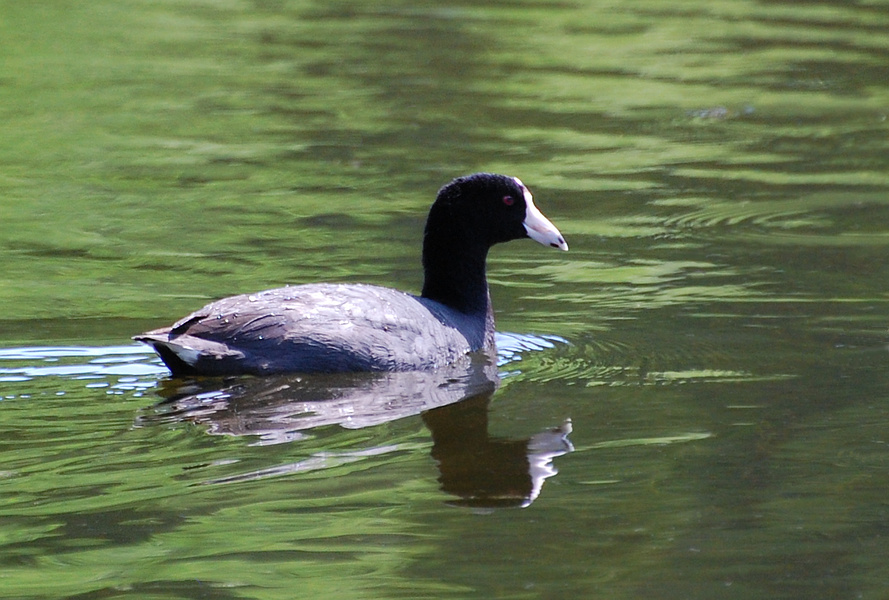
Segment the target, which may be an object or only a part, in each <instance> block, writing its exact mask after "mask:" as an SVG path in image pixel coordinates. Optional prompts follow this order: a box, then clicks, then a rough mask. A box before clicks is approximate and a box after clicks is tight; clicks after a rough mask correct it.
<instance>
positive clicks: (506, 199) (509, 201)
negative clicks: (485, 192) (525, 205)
mask: <svg viewBox="0 0 889 600" xmlns="http://www.w3.org/2000/svg"><path fill="white" fill-rule="evenodd" d="M514 203H515V198H513V197H512V196H503V204H505V205H506V206H512V205H513V204H514Z"/></svg>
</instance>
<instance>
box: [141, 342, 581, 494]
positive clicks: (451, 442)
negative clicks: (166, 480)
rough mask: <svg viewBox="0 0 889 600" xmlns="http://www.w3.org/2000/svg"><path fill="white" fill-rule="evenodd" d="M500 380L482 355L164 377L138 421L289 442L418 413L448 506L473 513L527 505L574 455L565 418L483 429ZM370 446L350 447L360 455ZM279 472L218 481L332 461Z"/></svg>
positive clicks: (321, 459)
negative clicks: (499, 431) (496, 433)
mask: <svg viewBox="0 0 889 600" xmlns="http://www.w3.org/2000/svg"><path fill="white" fill-rule="evenodd" d="M499 384H500V378H499V376H498V374H497V366H496V364H495V363H494V361H492V360H491V359H490V358H489V357H487V356H484V355H476V356H468V357H466V359H465V360H464V361H463V362H460V363H458V364H455V365H452V366H450V367H448V368H445V369H439V370H436V371H428V372H427V371H423V372H401V373H399V372H395V373H389V372H387V373H349V374H312V375H299V376H297V375H281V376H272V377H259V378H254V377H237V378H228V379H218V378H212V379H194V380H181V379H180V380H177V379H171V380H168V381H166V382H165V383H164V386H163V388H162V389H161V390H160V394H161V395H162V396H164V398H165V399H164V400H163V401H162V402H160V403H158V404H156V405H155V406H153V407H151V408H150V409H147V410H145V411H143V413H142V414H141V415H140V416H139V418H138V419H137V425H149V424H152V423H168V422H192V423H197V424H201V425H203V426H205V427H207V431H208V432H209V433H212V434H219V435H235V436H256V437H257V438H258V443H259V444H275V443H283V442H291V441H294V440H299V439H301V438H303V437H305V435H306V434H305V433H304V432H306V431H308V430H311V429H314V428H318V427H325V426H330V425H339V426H341V427H344V428H347V429H360V428H364V427H372V426H375V425H380V424H383V423H387V422H390V421H394V420H396V419H402V418H405V417H409V416H414V415H418V414H419V415H421V418H422V419H423V422H424V424H425V425H426V426H427V427H428V428H429V430H430V432H431V433H432V441H433V446H432V457H433V458H434V459H435V460H436V462H437V464H438V468H439V472H440V477H439V482H440V483H441V487H442V490H443V491H445V492H447V493H448V494H452V495H454V496H456V497H457V499H456V500H454V501H453V502H452V503H454V504H458V505H464V506H472V507H474V508H495V507H509V506H521V507H526V506H529V505H530V504H531V503H532V502H533V501H534V500H535V499H536V498H537V496H538V494H539V493H540V490H541V487H542V485H543V482H544V481H545V480H546V479H547V478H548V477H551V476H553V475H555V474H556V473H557V471H556V469H555V467H554V466H553V464H552V459H553V458H555V457H557V456H561V455H562V454H565V453H568V452H571V451H572V450H573V447H572V445H571V442H570V441H568V434H570V433H571V421H570V420H566V421H565V422H564V423H562V424H561V425H560V426H559V427H556V428H554V429H547V430H544V431H541V432H540V433H537V434H535V435H533V436H531V437H530V438H526V439H504V438H497V437H492V436H490V435H489V433H488V405H489V403H490V400H491V397H492V395H493V394H494V392H495V391H496V390H497V388H498V387H499ZM371 454H374V450H373V449H369V450H362V451H357V453H356V455H355V457H353V458H354V459H355V460H358V458H357V457H358V456H368V455H371ZM316 458H317V460H315V461H314V463H312V464H306V461H303V462H301V463H298V464H292V465H285V466H278V467H274V468H271V469H266V470H263V471H260V472H252V473H247V474H242V475H238V476H235V477H233V478H227V479H225V480H219V481H216V483H223V482H232V481H237V480H246V479H258V478H263V477H270V476H275V475H282V474H285V473H292V472H298V471H304V470H309V469H312V468H319V467H323V466H325V463H326V462H331V463H336V464H341V463H342V462H343V461H344V460H348V456H340V457H339V460H337V459H334V460H332V461H330V460H327V459H329V458H330V457H316Z"/></svg>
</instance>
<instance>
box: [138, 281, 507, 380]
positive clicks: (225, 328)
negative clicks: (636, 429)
mask: <svg viewBox="0 0 889 600" xmlns="http://www.w3.org/2000/svg"><path fill="white" fill-rule="evenodd" d="M430 317H433V318H430ZM487 317H488V316H487V315H485V316H484V317H483V318H479V317H478V316H475V315H465V314H463V313H460V312H459V311H456V310H454V309H451V308H449V307H447V306H444V305H443V304H440V303H438V302H435V301H433V300H429V299H427V298H421V297H418V296H413V295H411V294H407V293H405V292H401V291H398V290H394V289H390V288H384V287H379V286H373V285H363V284H309V285H298V286H289V287H283V288H277V289H272V290H266V291H263V292H256V293H253V294H243V295H239V296H232V297H229V298H224V299H222V300H218V301H216V302H213V303H211V304H208V305H207V306H205V307H204V308H202V309H201V310H198V311H196V312H194V313H192V314H190V315H188V316H186V317H184V318H183V319H181V320H179V321H177V322H176V323H174V324H173V325H172V326H171V327H165V328H162V329H157V330H154V331H149V332H147V333H144V334H142V335H140V336H138V337H136V339H137V340H139V341H141V342H145V343H147V344H151V345H152V346H154V348H155V349H156V350H157V351H158V352H159V353H160V354H161V356H162V357H163V358H164V360H165V361H169V360H173V361H175V360H177V358H176V357H178V360H179V361H181V362H182V363H183V364H181V365H180V367H181V368H180V369H179V372H181V373H183V374H187V373H188V372H192V371H193V372H195V373H201V374H205V375H214V374H220V375H221V374H226V373H232V372H242V373H252V374H269V373H283V372H318V371H326V372H335V371H407V370H424V369H434V368H438V367H441V366H444V365H446V364H450V363H452V362H454V361H455V360H457V359H458V358H459V357H461V356H463V355H465V354H467V353H469V352H474V351H477V350H480V349H483V348H487V349H493V345H494V341H493V335H492V332H493V329H492V330H491V331H489V332H486V327H485V324H486V321H487V320H488V318H487ZM490 318H491V319H492V318H493V317H490Z"/></svg>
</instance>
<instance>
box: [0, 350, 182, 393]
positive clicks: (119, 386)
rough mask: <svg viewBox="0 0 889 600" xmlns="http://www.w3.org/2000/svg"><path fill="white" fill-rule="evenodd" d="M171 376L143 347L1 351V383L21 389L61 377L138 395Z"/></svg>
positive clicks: (110, 390) (149, 351)
mask: <svg viewBox="0 0 889 600" xmlns="http://www.w3.org/2000/svg"><path fill="white" fill-rule="evenodd" d="M167 374H169V371H167V369H166V368H165V367H163V366H162V365H161V364H160V363H159V362H158V361H157V360H156V358H155V355H154V352H153V351H151V350H150V349H149V348H147V347H143V346H136V345H129V346H97V347H87V346H35V347H24V348H0V384H4V383H6V384H10V386H11V384H19V385H16V386H15V387H16V388H18V389H19V390H20V389H21V388H22V387H25V386H22V385H20V384H21V383H24V382H28V381H32V380H35V379H38V378H40V379H43V378H48V379H51V378H53V377H59V378H64V379H66V380H83V381H86V382H88V383H85V384H84V387H86V388H108V393H122V392H123V391H137V392H138V391H141V390H145V389H148V388H151V387H154V385H155V384H156V383H157V380H158V378H159V377H162V376H165V375H167ZM25 393H27V392H25ZM19 395H21V392H20V393H19Z"/></svg>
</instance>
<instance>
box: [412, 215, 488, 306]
mask: <svg viewBox="0 0 889 600" xmlns="http://www.w3.org/2000/svg"><path fill="white" fill-rule="evenodd" d="M448 238H449V236H448V235H447V233H446V232H444V233H429V232H427V235H426V237H425V239H424V242H423V270H424V273H425V279H424V281H423V292H422V294H421V295H422V296H423V297H424V298H429V299H430V300H435V301H436V302H440V303H441V304H444V305H446V306H449V307H450V308H453V309H456V310H459V311H460V312H462V313H465V314H470V315H476V314H478V315H481V316H484V317H485V318H488V317H490V319H491V322H492V323H493V312H491V300H490V295H489V294H488V281H487V278H486V275H485V261H486V259H487V256H488V248H487V246H485V245H482V244H477V243H472V242H468V243H459V242H457V241H456V240H454V239H453V238H451V239H448ZM455 243H456V245H455Z"/></svg>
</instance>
